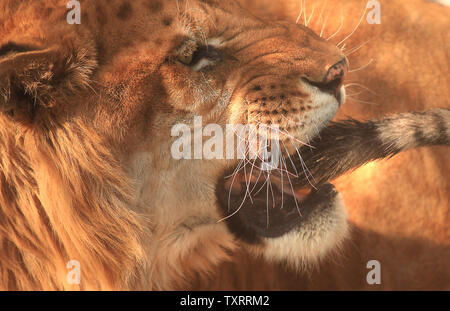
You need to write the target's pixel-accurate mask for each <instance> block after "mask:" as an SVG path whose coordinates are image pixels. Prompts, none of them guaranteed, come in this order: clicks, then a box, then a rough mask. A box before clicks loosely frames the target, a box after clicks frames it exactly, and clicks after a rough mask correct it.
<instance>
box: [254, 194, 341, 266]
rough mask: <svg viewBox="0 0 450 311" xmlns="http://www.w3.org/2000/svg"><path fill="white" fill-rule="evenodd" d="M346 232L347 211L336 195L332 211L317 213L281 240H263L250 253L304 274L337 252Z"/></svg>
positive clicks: (339, 197)
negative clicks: (328, 255) (284, 264)
mask: <svg viewBox="0 0 450 311" xmlns="http://www.w3.org/2000/svg"><path fill="white" fill-rule="evenodd" d="M311 216H313V215H311ZM348 233H349V226H348V222H347V211H346V209H345V206H344V202H343V200H342V197H341V195H340V194H339V195H337V196H336V198H335V202H334V205H333V208H331V209H329V210H327V211H325V212H323V211H322V212H320V213H317V215H314V217H310V221H308V222H305V223H304V224H302V226H301V228H298V229H295V230H293V231H291V232H289V233H287V234H285V235H283V236H282V237H278V238H265V239H264V244H263V245H261V246H254V247H252V248H251V250H252V252H253V253H254V254H256V255H258V256H262V257H263V258H264V259H266V260H267V261H270V262H282V263H286V264H287V265H288V266H289V267H290V268H293V269H296V270H297V271H299V272H304V271H307V270H308V269H309V268H310V267H314V266H315V265H317V264H318V262H319V261H320V259H322V258H324V257H325V256H326V255H327V254H329V253H330V252H333V251H337V250H339V249H340V247H341V245H342V244H343V242H344V240H345V238H346V237H347V236H348Z"/></svg>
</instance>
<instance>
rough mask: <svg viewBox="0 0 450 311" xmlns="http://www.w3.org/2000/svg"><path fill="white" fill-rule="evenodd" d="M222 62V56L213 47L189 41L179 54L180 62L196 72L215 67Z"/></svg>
mask: <svg viewBox="0 0 450 311" xmlns="http://www.w3.org/2000/svg"><path fill="white" fill-rule="evenodd" d="M221 60H222V54H221V53H220V51H219V50H218V49H216V48H215V47H213V46H211V45H197V44H196V43H194V42H192V41H189V42H185V44H184V45H183V46H182V48H181V49H180V50H179V52H178V61H179V62H180V63H182V64H184V65H186V66H189V67H191V68H192V69H193V70H195V71H199V70H201V69H203V68H205V67H207V66H210V65H214V64H216V63H218V62H220V61H221Z"/></svg>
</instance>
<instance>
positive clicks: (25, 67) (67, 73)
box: [0, 43, 96, 122]
mask: <svg viewBox="0 0 450 311" xmlns="http://www.w3.org/2000/svg"><path fill="white" fill-rule="evenodd" d="M95 66H96V62H95V59H94V58H93V57H92V56H90V55H88V53H87V51H86V50H83V49H81V50H77V51H73V50H72V51H68V50H63V49H61V48H59V47H58V46H54V47H48V48H45V49H36V48H33V47H31V46H27V45H18V44H15V43H8V44H6V45H3V46H2V47H0V114H2V113H3V114H8V115H9V116H11V117H13V118H14V119H18V120H21V121H30V122H32V121H33V120H34V119H35V118H36V116H38V115H39V114H45V113H46V112H48V111H50V110H51V109H55V108H60V107H58V105H62V104H63V103H64V102H65V100H64V99H67V97H68V96H71V95H73V94H74V93H75V92H77V91H79V90H80V89H82V88H84V87H85V86H87V85H88V83H89V78H90V76H91V74H92V71H93V70H94V68H95Z"/></svg>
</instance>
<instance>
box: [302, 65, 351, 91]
mask: <svg viewBox="0 0 450 311" xmlns="http://www.w3.org/2000/svg"><path fill="white" fill-rule="evenodd" d="M346 73H347V59H346V58H344V59H342V60H341V61H339V62H338V63H336V64H334V65H333V66H330V67H329V68H328V70H327V73H326V74H325V76H324V78H323V80H322V81H321V82H311V81H310V83H311V84H312V85H314V86H316V87H318V88H319V89H320V90H321V91H322V92H326V93H330V94H332V95H334V96H336V97H338V96H339V93H340V88H341V86H342V83H343V81H344V77H345V74H346Z"/></svg>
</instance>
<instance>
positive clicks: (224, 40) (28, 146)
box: [0, 0, 347, 289]
mask: <svg viewBox="0 0 450 311" xmlns="http://www.w3.org/2000/svg"><path fill="white" fill-rule="evenodd" d="M75 2H76V1H75ZM80 3H81V6H80V13H81V15H80V17H81V19H80V22H81V23H80V24H73V25H72V24H69V23H68V22H67V14H68V9H67V8H66V4H67V1H65V0H64V1H63V0H61V1H39V2H36V1H20V2H18V1H12V0H8V1H3V2H2V3H1V4H0V9H1V10H0V12H1V13H0V14H1V18H0V72H1V75H0V96H1V97H0V111H1V113H0V168H1V170H0V214H1V216H0V242H1V243H0V245H1V250H0V258H1V265H0V280H1V281H0V284H1V285H0V286H1V288H19V289H33V288H38V289H39V288H44V289H51V288H55V289H62V288H72V287H71V285H70V284H67V282H66V273H67V269H66V263H67V262H68V261H70V260H77V261H79V262H80V264H81V272H82V278H81V284H80V285H79V287H80V288H82V289H96V288H100V289H108V288H113V289H116V288H122V289H127V288H147V289H149V288H153V289H155V288H163V289H164V288H173V287H174V286H176V285H179V284H181V283H182V282H183V281H184V280H185V278H186V276H188V275H189V273H191V272H196V271H203V272H205V271H209V270H210V269H211V267H212V264H215V263H217V262H219V261H221V260H223V259H224V258H226V257H227V256H228V251H229V250H233V249H235V248H236V247H238V246H239V245H249V244H250V245H252V248H253V249H254V250H255V252H258V253H261V254H264V256H266V257H267V258H269V259H280V260H287V261H289V262H291V263H293V264H295V265H299V264H302V263H304V262H307V261H311V260H315V259H316V258H318V257H320V256H321V255H323V254H324V253H325V252H326V251H328V250H329V249H331V248H333V247H335V246H336V244H337V243H338V242H339V241H340V240H341V239H342V238H343V236H344V235H345V232H346V220H345V211H344V210H343V208H342V204H340V201H339V197H338V196H334V192H333V189H331V188H330V186H329V185H326V186H325V187H324V189H317V190H315V191H313V192H314V193H313V194H311V195H312V196H313V197H311V195H310V196H307V195H304V194H301V193H302V192H299V191H297V189H294V187H292V185H290V186H289V185H286V184H285V185H283V184H282V181H281V180H282V179H277V178H273V179H271V178H270V171H261V170H260V169H258V168H257V165H256V164H258V163H259V161H257V160H256V159H255V161H253V160H249V159H247V158H245V159H238V158H227V157H224V158H223V159H216V158H213V159H206V158H204V157H203V158H202V159H194V158H195V156H193V159H175V158H174V157H173V155H172V153H173V152H172V151H173V144H174V142H176V140H177V138H178V137H176V136H174V135H173V133H174V130H173V129H174V127H175V126H177V125H179V124H185V125H187V126H188V127H189V128H190V129H193V127H194V119H195V118H196V117H201V118H202V126H206V125H207V124H215V125H218V126H219V128H223V129H224V128H225V127H226V125H227V124H228V125H229V124H234V125H236V124H243V125H255V126H261V125H265V126H267V127H268V128H269V129H273V128H275V129H277V130H276V131H275V132H276V133H277V134H278V135H279V138H280V139H279V141H280V146H281V153H282V157H281V162H280V166H279V167H280V168H281V170H279V171H281V172H283V171H284V170H283V169H282V168H283V163H284V166H285V167H286V174H293V172H292V171H291V172H288V171H287V166H286V161H289V156H296V149H297V148H298V146H299V145H302V144H308V141H309V140H310V139H312V138H313V137H315V136H316V135H318V134H319V132H320V130H321V129H322V128H323V127H324V126H325V125H326V124H327V123H328V122H329V121H330V120H331V119H332V118H333V117H334V115H335V114H336V112H337V111H338V108H339V106H340V105H341V104H342V103H343V102H344V100H345V92H344V90H343V88H342V82H343V79H344V76H345V73H346V70H347V61H346V58H345V57H344V55H343V53H342V52H341V50H340V49H339V48H337V47H336V46H334V45H333V44H331V43H329V42H327V41H325V40H323V39H322V38H321V37H319V36H318V35H316V34H315V33H313V32H312V31H311V30H309V29H308V28H306V27H303V26H301V25H296V24H294V23H292V24H289V23H279V22H272V21H268V20H262V19H260V18H257V17H255V16H253V15H251V14H250V13H248V12H246V11H245V10H244V9H243V8H241V7H240V5H239V4H237V3H236V2H234V1H214V0H208V1H202V0H189V1H182V0H179V1H176V0H173V1H161V0H142V1H141V0H139V1H126V0H125V1H122V0H120V1H119V0H117V1H103V0H102V1H80ZM71 9H76V6H74V7H72V8H71ZM69 10H70V9H69ZM72 13H73V14H76V12H72ZM72 13H71V14H72ZM215 129H217V127H215ZM192 133H193V135H192V138H194V136H195V135H194V131H192ZM209 134H210V135H212V132H211V131H210V132H209ZM200 140H201V141H203V142H204V141H205V140H207V137H205V136H204V137H203V138H200ZM190 145H191V141H189V146H190ZM192 146H193V150H192V154H193V155H195V154H194V153H195V152H196V151H197V150H196V145H192ZM200 153H201V150H200ZM257 153H258V155H260V154H259V151H257ZM255 163H256V164H255ZM247 164H248V165H247ZM252 167H255V169H254V170H251V168H252ZM299 169H301V168H299ZM228 175H231V176H232V178H226V177H227V176H228ZM260 176H262V177H261V179H259V177H260ZM280 183H281V184H280ZM269 186H270V190H269V188H268V187H269ZM266 188H267V189H266ZM258 189H259V190H260V191H259V192H257V191H258ZM261 189H262V190H261ZM251 190H254V192H253V194H252V198H251V199H250V198H247V200H249V199H250V200H252V204H251V205H249V206H246V209H245V212H244V213H243V214H242V215H243V216H241V217H239V218H238V217H233V216H235V215H234V214H235V213H234V212H237V211H238V209H239V208H240V207H239V203H240V202H242V201H243V200H244V201H245V198H246V197H247V196H248V195H249V193H250V191H251ZM319 195H321V196H322V197H319ZM269 196H270V199H269ZM314 196H315V197H314ZM323 198H328V199H330V201H329V202H326V204H322V205H320V208H317V209H315V208H314V206H315V205H314V204H313V203H314V202H316V201H314V200H318V199H323ZM307 200H309V201H311V202H312V203H311V202H310V204H309V205H308V204H307V203H305V204H304V205H303V202H304V201H307ZM309 201H308V202H309ZM280 202H281V203H282V205H283V209H280V208H273V206H278V207H279V205H280V204H279V203H280ZM316 203H317V202H316ZM269 204H270V217H268V216H269V214H267V222H266V211H267V213H269ZM272 205H273V206H272ZM305 206H306V207H308V208H306V207H305ZM236 207H239V208H238V209H236ZM227 208H230V209H231V213H230V210H227ZM252 208H253V209H254V210H252ZM230 214H232V215H230ZM225 218H226V220H224V219H225ZM263 220H264V221H263Z"/></svg>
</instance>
